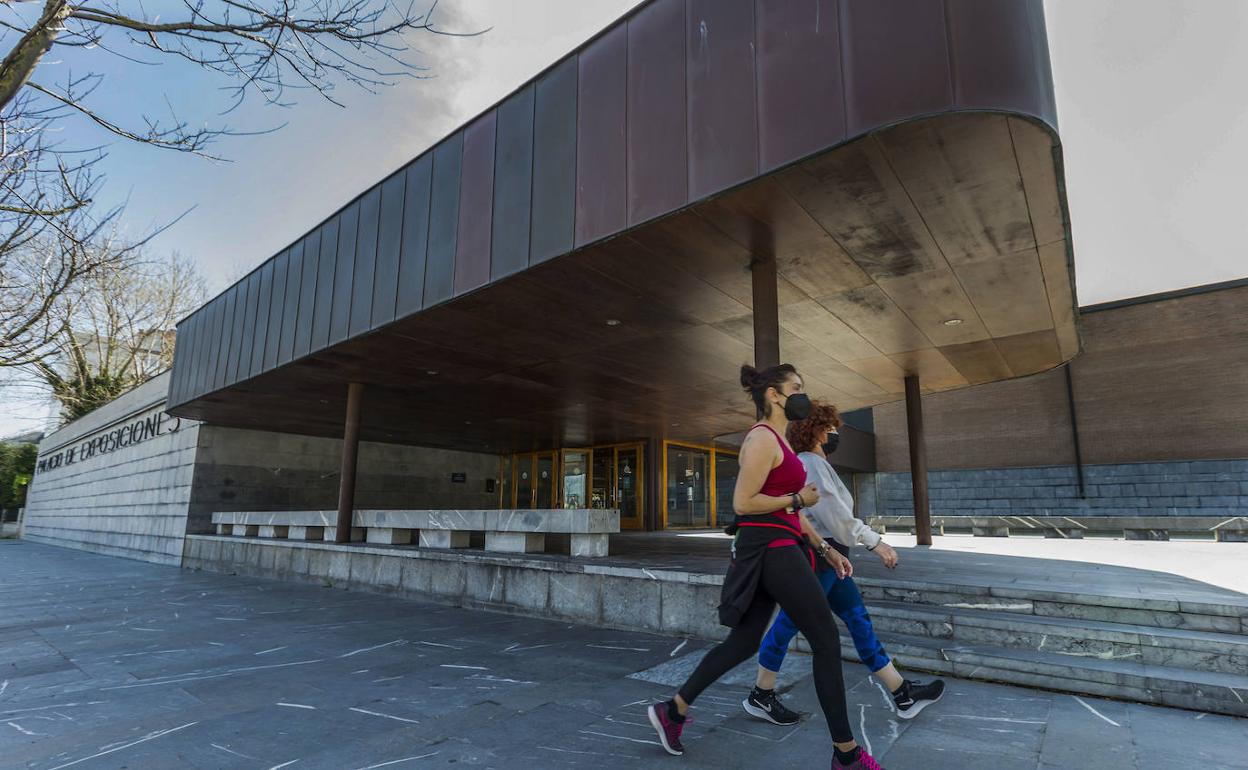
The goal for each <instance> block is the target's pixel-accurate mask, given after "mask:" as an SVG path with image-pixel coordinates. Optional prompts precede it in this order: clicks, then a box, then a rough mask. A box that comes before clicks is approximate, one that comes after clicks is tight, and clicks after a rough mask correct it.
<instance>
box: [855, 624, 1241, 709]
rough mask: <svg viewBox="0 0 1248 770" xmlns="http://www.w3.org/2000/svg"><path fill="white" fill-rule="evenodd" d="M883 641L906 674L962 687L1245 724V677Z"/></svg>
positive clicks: (895, 638)
mask: <svg viewBox="0 0 1248 770" xmlns="http://www.w3.org/2000/svg"><path fill="white" fill-rule="evenodd" d="M880 640H881V641H882V642H883V643H884V647H885V649H886V650H888V653H889V655H890V656H891V657H892V658H893V659H894V661H895V662H896V663H897V665H898V666H899V667H900V668H901V669H903V671H904V672H909V671H929V672H932V673H937V674H946V675H950V676H956V677H959V678H962V679H980V680H985V681H991V682H1004V683H1007V684H1016V685H1022V686H1025V687H1040V688H1043V689H1046V690H1057V691H1059V692H1069V693H1077V694H1083V695H1094V696H1097V697H1105V698H1117V699H1122V700H1131V701H1137V702H1140V703H1153V704H1157V705H1163V706H1172V707H1175V708H1184V709H1192V710H1195V711H1202V712H1209V713H1216V714H1230V715H1232V716H1240V717H1248V704H1245V701H1246V700H1248V676H1245V675H1243V674H1226V673H1210V672H1200V671H1190V670H1186V669H1181V668H1175V667H1172V666H1154V665H1148V664H1144V663H1136V662H1131V661H1124V660H1101V659H1099V658H1079V657H1071V656H1069V655H1060V654H1055V653H1050V652H1041V651H1037V650H1021V649H1010V648H1004V647H994V646H991V645H978V644H965V643H957V642H948V641H945V640H940V639H932V638H929V637H922V636H909V635H905V634H894V633H881V634H880ZM841 655H842V657H843V658H844V659H845V660H851V661H857V659H858V654H857V652H855V651H854V648H853V644H852V642H851V641H850V640H849V638H848V635H844V634H843V635H842V639H841Z"/></svg>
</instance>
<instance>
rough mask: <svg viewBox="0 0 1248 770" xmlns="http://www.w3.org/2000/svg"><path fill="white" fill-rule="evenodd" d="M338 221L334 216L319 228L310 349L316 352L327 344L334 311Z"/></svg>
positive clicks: (336, 283) (336, 281)
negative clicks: (318, 252)
mask: <svg viewBox="0 0 1248 770" xmlns="http://www.w3.org/2000/svg"><path fill="white" fill-rule="evenodd" d="M338 221H339V218H338V217H337V216H334V217H332V218H330V219H329V220H328V221H327V222H325V224H324V225H322V226H321V231H320V234H319V238H320V241H321V258H320V262H319V264H318V265H317V266H316V304H315V305H314V306H313V310H312V347H311V350H313V351H316V350H320V349H321V348H323V347H325V346H326V345H328V344H329V329H330V320H331V318H332V316H333V311H334V292H335V290H336V289H335V287H336V286H337V285H338V280H337V278H336V276H335V273H336V267H337V264H338Z"/></svg>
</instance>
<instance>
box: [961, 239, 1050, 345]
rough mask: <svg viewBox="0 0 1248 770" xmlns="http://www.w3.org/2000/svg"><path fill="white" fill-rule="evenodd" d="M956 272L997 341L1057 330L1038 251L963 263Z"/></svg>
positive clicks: (1029, 250)
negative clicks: (998, 339)
mask: <svg viewBox="0 0 1248 770" xmlns="http://www.w3.org/2000/svg"><path fill="white" fill-rule="evenodd" d="M954 272H955V273H956V274H957V276H958V281H959V282H960V283H961V284H962V287H963V288H964V289H966V294H967V296H968V297H970V299H971V302H972V303H973V304H974V305H975V309H976V310H977V311H978V312H979V317H980V318H981V319H983V322H984V326H985V327H987V328H988V331H989V333H990V334H991V335H992V336H993V337H1007V336H1010V335H1012V334H1026V333H1027V332H1036V331H1041V330H1043V329H1052V328H1053V314H1052V313H1051V312H1050V311H1049V297H1048V294H1047V292H1046V291H1045V287H1044V275H1043V274H1042V273H1041V271H1040V257H1039V255H1038V254H1037V253H1036V250H1035V249H1034V248H1033V249H1028V250H1027V251H1022V252H1019V253H1018V254H1010V255H1009V256H1004V257H994V258H992V259H977V260H974V261H971V262H963V263H961V264H959V265H956V266H955V267H954Z"/></svg>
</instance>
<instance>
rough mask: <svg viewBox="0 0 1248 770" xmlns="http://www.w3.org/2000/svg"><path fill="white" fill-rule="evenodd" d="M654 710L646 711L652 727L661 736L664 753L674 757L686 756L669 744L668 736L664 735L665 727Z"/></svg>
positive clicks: (660, 742) (660, 741)
mask: <svg viewBox="0 0 1248 770" xmlns="http://www.w3.org/2000/svg"><path fill="white" fill-rule="evenodd" d="M654 709H655V706H651V707H650V708H648V709H646V716H647V717H648V718H649V719H650V726H651V727H653V728H654V731H655V732H656V733H658V734H659V744H660V745H661V746H662V747H663V750H664V751H666V752H667V753H668V754H671V755H672V756H673V757H679V756H682V755H684V753H685V752H683V751H677V750H676V749H673V748H672V747H671V745H670V744H669V743H668V742H667V735H665V734H664V733H663V725H662V724H660V723H659V717H658V716H657V715H656V714H655V713H654Z"/></svg>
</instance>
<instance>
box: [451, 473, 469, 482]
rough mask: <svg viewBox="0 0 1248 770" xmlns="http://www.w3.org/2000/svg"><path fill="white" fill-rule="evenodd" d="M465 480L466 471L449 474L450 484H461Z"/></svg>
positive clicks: (466, 479) (466, 476) (466, 477)
mask: <svg viewBox="0 0 1248 770" xmlns="http://www.w3.org/2000/svg"><path fill="white" fill-rule="evenodd" d="M467 481H468V474H467V473H452V474H451V483H452V484H463V483H466V482H467Z"/></svg>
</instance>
